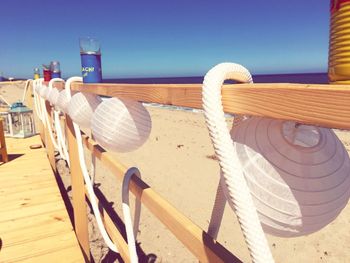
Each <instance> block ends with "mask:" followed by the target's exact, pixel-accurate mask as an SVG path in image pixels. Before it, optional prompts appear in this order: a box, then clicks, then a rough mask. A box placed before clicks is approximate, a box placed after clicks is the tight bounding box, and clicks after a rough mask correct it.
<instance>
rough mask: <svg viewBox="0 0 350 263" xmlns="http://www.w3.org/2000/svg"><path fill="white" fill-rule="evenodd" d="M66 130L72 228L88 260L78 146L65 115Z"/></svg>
mask: <svg viewBox="0 0 350 263" xmlns="http://www.w3.org/2000/svg"><path fill="white" fill-rule="evenodd" d="M66 130H67V140H68V151H69V159H70V172H71V185H72V197H73V201H72V203H73V211H74V228H75V233H76V235H77V238H78V241H79V243H80V246H81V248H82V250H83V253H84V256H85V258H86V259H87V260H88V261H90V245H89V233H88V221H87V210H86V202H85V186H84V178H83V174H82V171H81V168H80V162H79V157H78V148H77V143H76V137H75V132H74V127H73V122H72V120H71V118H70V117H69V116H68V115H66Z"/></svg>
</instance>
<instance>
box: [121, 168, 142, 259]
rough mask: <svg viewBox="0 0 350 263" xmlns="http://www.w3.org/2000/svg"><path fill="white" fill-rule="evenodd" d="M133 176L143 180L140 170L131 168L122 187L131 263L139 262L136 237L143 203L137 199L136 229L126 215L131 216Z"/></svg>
mask: <svg viewBox="0 0 350 263" xmlns="http://www.w3.org/2000/svg"><path fill="white" fill-rule="evenodd" d="M133 175H136V176H137V177H139V178H141V173H140V171H139V169H137V168H136V167H132V168H129V169H128V170H127V172H126V173H125V176H124V179H123V185H122V202H123V203H122V208H123V215H124V221H125V222H124V223H125V226H128V227H125V230H126V237H127V239H128V247H129V255H130V262H138V257H137V253H136V242H135V236H137V232H138V227H139V223H140V215H141V201H140V200H138V199H137V198H136V201H135V213H134V218H135V219H134V228H132V227H130V226H132V221H131V216H125V215H131V212H130V206H129V184H130V180H131V177H132V176H133Z"/></svg>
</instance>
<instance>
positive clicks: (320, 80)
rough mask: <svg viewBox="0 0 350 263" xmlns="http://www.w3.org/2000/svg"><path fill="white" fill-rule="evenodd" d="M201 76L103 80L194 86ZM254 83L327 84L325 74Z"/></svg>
mask: <svg viewBox="0 0 350 263" xmlns="http://www.w3.org/2000/svg"><path fill="white" fill-rule="evenodd" d="M203 78H204V77H203V76H201V77H199V76H195V77H162V78H111V79H104V80H103V82H105V83H135V84H186V83H187V84H195V83H203ZM253 81H254V82H255V83H305V84H327V83H328V76H327V73H296V74H270V75H253Z"/></svg>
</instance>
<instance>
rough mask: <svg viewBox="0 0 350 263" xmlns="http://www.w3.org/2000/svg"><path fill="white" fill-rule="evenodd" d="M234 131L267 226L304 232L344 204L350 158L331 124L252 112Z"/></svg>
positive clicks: (286, 233)
mask: <svg viewBox="0 0 350 263" xmlns="http://www.w3.org/2000/svg"><path fill="white" fill-rule="evenodd" d="M231 137H232V139H233V141H234V142H235V151H236V153H237V156H238V158H239V161H240V163H241V165H242V169H243V171H244V175H245V178H246V180H247V184H248V186H249V188H250V191H251V194H252V196H253V200H254V203H255V205H256V207H257V210H258V213H259V218H260V220H261V223H262V226H263V228H264V231H265V232H267V233H270V234H273V235H277V236H283V237H290V236H300V235H306V234H309V233H312V232H315V231H317V230H319V229H321V228H322V227H324V226H326V225H327V224H329V223H330V222H332V221H333V220H334V219H335V218H336V217H337V215H338V214H339V213H340V212H341V210H342V209H343V208H344V207H345V206H346V204H347V202H348V200H349V197H350V176H349V171H350V160H349V156H348V153H347V152H346V150H345V148H344V146H343V144H342V143H341V142H340V140H339V139H338V138H337V136H336V135H335V134H334V132H333V131H332V130H330V129H326V128H320V127H314V126H306V125H298V124H296V123H294V122H286V121H280V120H274V119H269V118H261V117H251V118H249V119H247V120H245V121H242V122H241V123H239V124H238V125H237V126H235V127H234V129H233V130H232V131H231Z"/></svg>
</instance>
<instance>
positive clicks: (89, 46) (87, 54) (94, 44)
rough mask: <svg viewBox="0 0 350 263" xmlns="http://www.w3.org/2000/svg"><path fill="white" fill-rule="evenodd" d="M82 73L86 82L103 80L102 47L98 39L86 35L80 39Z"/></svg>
mask: <svg viewBox="0 0 350 263" xmlns="http://www.w3.org/2000/svg"><path fill="white" fill-rule="evenodd" d="M79 44H80V57H81V73H82V76H83V82H84V83H99V82H102V69H101V49H100V43H99V41H98V40H97V39H95V38H91V37H84V38H80V39H79Z"/></svg>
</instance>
